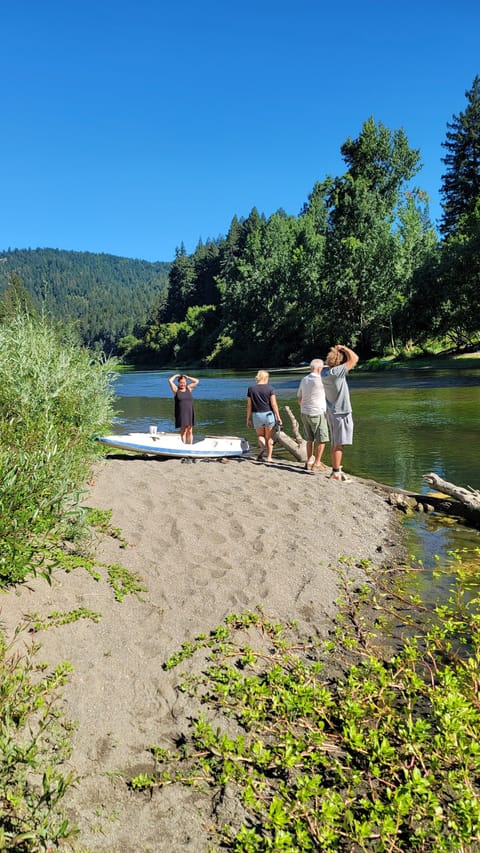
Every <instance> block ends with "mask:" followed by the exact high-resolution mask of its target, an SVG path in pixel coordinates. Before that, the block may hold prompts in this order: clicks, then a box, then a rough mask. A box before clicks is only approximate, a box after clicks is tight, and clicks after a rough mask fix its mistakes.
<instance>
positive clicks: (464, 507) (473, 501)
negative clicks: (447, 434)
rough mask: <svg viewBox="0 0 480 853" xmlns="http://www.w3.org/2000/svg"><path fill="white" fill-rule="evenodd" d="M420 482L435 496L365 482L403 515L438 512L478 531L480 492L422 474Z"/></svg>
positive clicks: (431, 475)
mask: <svg viewBox="0 0 480 853" xmlns="http://www.w3.org/2000/svg"><path fill="white" fill-rule="evenodd" d="M423 480H424V481H425V482H426V483H428V485H429V486H431V487H432V488H434V489H435V491H436V492H437V494H427V495H423V494H418V493H416V492H410V491H407V490H406V489H392V487H391V486H388V485H386V484H385V483H377V482H374V481H373V480H364V482H368V483H370V484H371V485H372V486H373V487H375V488H376V489H380V490H381V491H383V492H386V493H387V495H388V496H387V500H388V503H389V504H391V506H394V507H396V508H397V509H400V510H402V512H405V513H409V512H412V511H416V512H438V513H441V514H442V515H450V516H453V517H455V518H462V519H464V520H465V521H466V522H468V524H470V525H471V526H472V527H480V492H478V491H475V490H474V489H464V488H462V487H461V486H456V485H455V484H454V483H448V482H447V481H446V480H442V479H441V478H440V477H438V476H437V475H436V474H424V476H423Z"/></svg>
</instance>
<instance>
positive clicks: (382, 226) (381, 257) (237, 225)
mask: <svg viewBox="0 0 480 853" xmlns="http://www.w3.org/2000/svg"><path fill="white" fill-rule="evenodd" d="M342 154H343V156H344V159H345V161H346V163H347V167H348V171H347V173H346V174H344V175H342V176H340V177H338V178H331V177H329V178H327V179H326V180H325V181H324V182H322V183H317V184H315V186H314V189H313V191H312V193H311V194H310V196H309V200H308V203H307V204H306V205H305V206H304V208H303V210H302V212H301V214H300V216H299V217H294V216H287V215H286V214H285V212H284V211H283V210H278V211H277V212H276V213H274V214H272V216H270V217H269V218H268V219H267V218H266V217H265V216H261V215H260V214H259V213H258V211H257V210H256V208H253V210H252V211H251V213H250V215H249V216H248V217H247V219H244V220H238V219H237V218H236V217H235V218H234V219H233V220H232V223H231V226H230V230H229V233H228V234H227V236H226V238H224V239H218V240H216V241H215V242H212V243H208V244H207V245H203V244H199V246H198V247H197V249H196V250H195V252H194V253H193V254H192V255H187V253H186V251H185V248H184V247H183V246H182V248H181V249H180V250H179V251H178V252H177V256H176V258H175V261H174V263H173V264H172V268H171V271H170V276H169V290H168V297H167V300H166V303H165V304H164V306H163V308H162V310H160V311H158V312H156V313H155V315H153V316H152V317H151V320H150V322H149V323H148V324H147V327H146V329H145V331H144V348H143V350H142V351H141V352H140V350H138V349H137V351H138V353H139V356H138V357H139V358H142V359H146V360H147V361H150V362H151V363H152V364H155V365H166V364H173V363H175V362H179V361H181V362H182V363H184V364H194V363H195V364H202V365H209V366H218V367H223V366H225V367H246V366H251V365H253V364H260V363H267V364H268V365H272V366H273V365H279V364H287V363H296V362H298V361H300V360H306V359H308V358H310V357H312V356H314V355H318V353H319V352H325V351H326V350H327V349H328V346H329V345H330V344H331V341H332V340H338V339H339V338H342V339H347V340H349V341H350V342H351V343H352V344H354V345H355V346H357V347H359V348H360V350H361V352H362V354H369V353H370V352H372V351H374V350H376V351H377V352H378V351H382V350H384V348H385V347H386V346H396V344H397V339H398V340H399V341H402V336H404V329H405V323H406V318H407V315H406V314H405V311H404V309H405V305H406V303H407V302H408V296H409V293H410V284H411V280H412V277H413V275H414V273H415V272H416V270H417V269H418V268H419V267H421V266H422V265H423V264H424V263H425V261H426V259H427V257H429V256H430V255H431V253H432V251H433V248H434V247H435V245H436V237H435V234H434V231H433V229H432V226H431V225H430V223H429V220H428V215H427V213H428V205H427V197H426V195H425V193H423V192H422V191H421V190H419V189H410V181H411V179H412V178H413V177H414V175H415V173H416V172H417V171H418V168H419V153H418V151H415V150H412V149H410V147H409V145H408V141H407V139H406V136H405V134H404V132H403V131H401V130H397V131H390V130H388V129H387V128H385V127H384V126H383V125H382V124H381V123H379V124H378V125H377V124H376V123H375V122H374V120H373V119H369V120H368V121H367V122H365V123H364V125H363V127H362V131H361V133H360V135H359V136H358V138H357V139H354V140H351V139H348V140H347V141H346V142H345V143H344V145H343V146H342ZM206 308H208V313H207V312H206V310H205V309H206ZM404 340H405V338H404ZM130 352H131V355H132V357H133V358H135V351H130Z"/></svg>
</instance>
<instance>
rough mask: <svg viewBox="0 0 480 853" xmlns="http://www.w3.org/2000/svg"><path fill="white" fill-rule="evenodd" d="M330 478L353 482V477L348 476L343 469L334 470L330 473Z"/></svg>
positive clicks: (335, 480) (337, 481)
mask: <svg viewBox="0 0 480 853" xmlns="http://www.w3.org/2000/svg"><path fill="white" fill-rule="evenodd" d="M328 479H329V480H333V481H334V482H335V483H351V482H352V478H351V477H347V475H346V474H344V472H343V471H342V470H340V471H332V473H331V474H330V476H329V478H328Z"/></svg>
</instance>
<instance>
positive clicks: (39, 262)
mask: <svg viewBox="0 0 480 853" xmlns="http://www.w3.org/2000/svg"><path fill="white" fill-rule="evenodd" d="M170 267H171V263H169V262H166V261H157V262H150V261H142V260H138V259H133V258H123V257H119V256H117V255H108V254H103V253H102V254H95V253H93V252H73V251H66V250H62V249H48V248H47V249H9V250H7V251H4V252H0V297H1V295H2V293H3V292H4V290H5V288H6V286H7V285H8V283H9V281H10V279H11V276H12V274H13V275H17V276H19V277H20V279H21V281H22V283H23V285H24V287H25V288H26V290H27V291H28V293H29V294H30V295H31V297H32V299H33V302H34V305H35V307H36V308H37V309H38V310H41V309H43V310H44V311H46V313H47V314H48V315H49V316H51V317H52V318H53V319H55V320H59V321H65V322H67V321H70V322H72V321H73V322H74V323H75V324H76V325H77V327H78V329H79V332H80V335H81V338H82V341H83V342H84V343H85V344H88V345H89V346H94V345H96V346H102V347H103V348H104V349H105V350H106V351H111V350H112V349H115V347H116V344H117V342H118V340H119V339H120V338H122V337H124V336H126V335H131V334H135V332H136V331H137V330H138V329H141V328H142V326H143V325H144V324H145V322H146V320H147V318H148V317H149V316H150V314H151V311H152V308H153V307H154V306H157V305H158V304H159V303H161V301H162V300H163V299H165V296H166V291H167V288H168V273H169V270H170Z"/></svg>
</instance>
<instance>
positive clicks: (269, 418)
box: [252, 412, 275, 429]
mask: <svg viewBox="0 0 480 853" xmlns="http://www.w3.org/2000/svg"><path fill="white" fill-rule="evenodd" d="M252 424H253V426H254V427H255V429H261V428H262V427H269V428H270V429H271V428H272V427H274V426H275V415H274V414H273V412H252Z"/></svg>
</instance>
